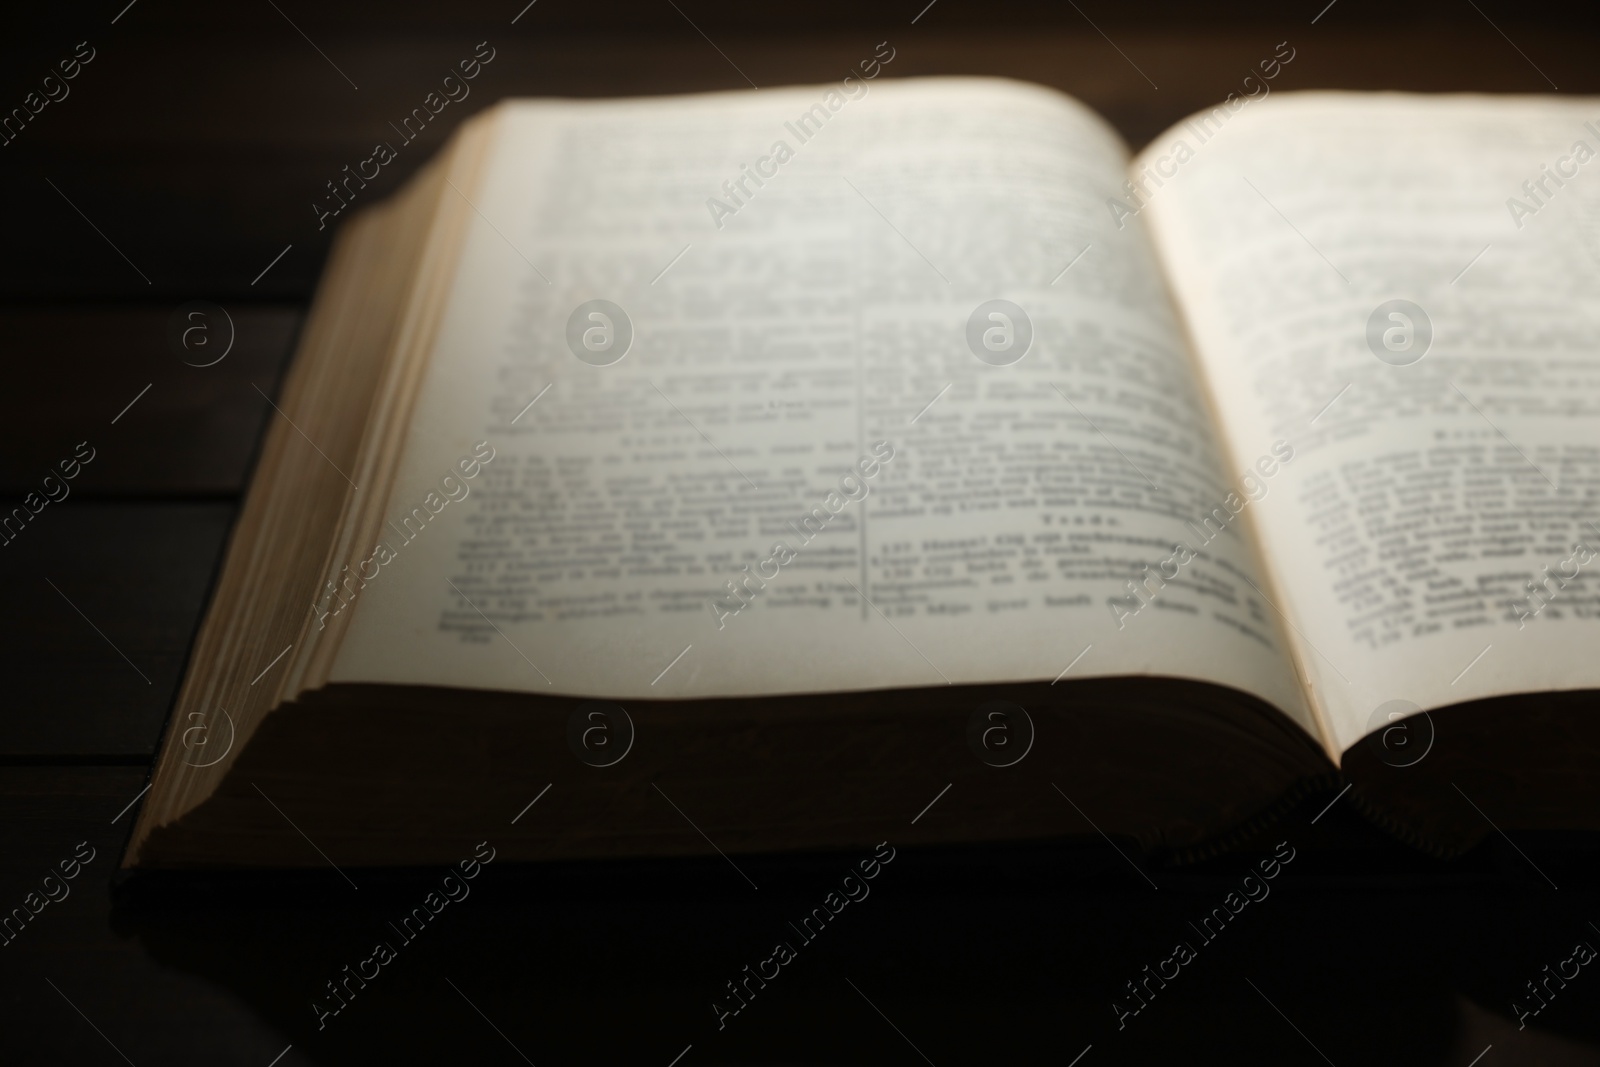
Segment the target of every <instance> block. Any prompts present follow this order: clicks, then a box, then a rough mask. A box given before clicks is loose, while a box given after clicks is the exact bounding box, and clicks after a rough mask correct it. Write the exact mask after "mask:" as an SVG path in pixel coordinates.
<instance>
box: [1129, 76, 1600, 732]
mask: <svg viewBox="0 0 1600 1067" xmlns="http://www.w3.org/2000/svg"><path fill="white" fill-rule="evenodd" d="M1597 124H1600V100H1595V99H1592V98H1591V99H1575V100H1557V99H1551V98H1548V97H1509V98H1491V97H1476V96H1447V97H1423V96H1411V95H1403V94H1341V93H1306V94H1293V95H1290V94H1275V95H1273V96H1272V97H1270V98H1269V99H1259V100H1256V101H1243V100H1241V99H1240V98H1235V100H1234V101H1233V104H1232V105H1230V106H1224V107H1222V108H1219V109H1218V110H1217V111H1215V112H1212V113H1208V114H1206V115H1203V116H1198V117H1197V118H1196V119H1195V120H1191V121H1189V122H1187V123H1185V124H1182V125H1180V126H1178V127H1175V128H1174V129H1173V130H1171V131H1169V132H1168V134H1166V135H1164V136H1163V137H1161V138H1158V139H1157V141H1156V142H1155V143H1154V144H1153V145H1152V146H1151V148H1150V149H1148V150H1147V151H1146V152H1145V153H1144V154H1143V155H1142V156H1141V158H1140V159H1139V160H1138V161H1136V163H1135V164H1134V166H1133V168H1132V169H1133V174H1134V179H1135V183H1136V184H1135V188H1134V190H1133V192H1134V193H1138V194H1140V195H1139V197H1138V200H1137V201H1135V200H1134V199H1132V198H1131V194H1129V191H1128V190H1125V191H1124V193H1125V195H1124V196H1123V197H1122V198H1120V199H1119V201H1118V202H1119V203H1121V204H1122V207H1121V208H1118V207H1116V206H1115V205H1112V206H1109V207H1108V215H1115V216H1119V217H1138V218H1143V219H1144V220H1146V221H1151V220H1153V223H1152V228H1153V230H1154V233H1155V236H1156V240H1157V243H1158V245H1159V247H1160V249H1161V253H1162V256H1163V259H1164V260H1165V262H1166V263H1167V265H1168V271H1169V274H1170V276H1171V277H1172V278H1173V284H1174V286H1175V288H1176V290H1177V292H1178V294H1179V299H1180V303H1181V305H1182V307H1183V309H1184V313H1185V316H1186V318H1187V319H1188V321H1189V322H1190V324H1191V326H1192V329H1193V331H1194V334H1195V336H1196V339H1197V348H1198V349H1199V352H1200V354H1201V358H1202V361H1203V362H1204V364H1205V367H1206V374H1207V377H1208V380H1209V381H1210V382H1211V383H1212V385H1213V388H1214V389H1215V391H1216V395H1217V398H1218V403H1219V406H1220V408H1221V410H1222V413H1223V421H1224V423H1225V425H1226V432H1227V434H1228V437H1229V442H1230V445H1231V451H1232V454H1233V455H1234V456H1235V457H1236V458H1237V457H1242V456H1245V455H1249V454H1253V453H1254V452H1256V451H1258V450H1260V449H1261V448H1263V447H1264V446H1265V445H1264V443H1265V442H1267V441H1269V440H1278V439H1283V440H1287V441H1289V442H1290V444H1291V445H1292V447H1293V449H1294V452H1295V459H1294V463H1293V465H1292V466H1291V467H1290V468H1289V469H1288V470H1287V471H1286V472H1285V473H1284V475H1283V476H1282V478H1281V479H1280V484H1279V485H1278V486H1276V487H1275V488H1274V489H1273V491H1272V493H1271V495H1270V496H1268V497H1266V498H1265V499H1263V500H1261V501H1260V502H1259V503H1257V504H1254V505H1252V507H1254V508H1256V509H1257V514H1258V517H1259V519H1260V522H1261V529H1262V539H1263V541H1264V543H1265V551H1266V554H1267V557H1268V559H1269V561H1270V566H1271V569H1272V571H1273V577H1274V578H1275V585H1276V587H1277V588H1279V589H1281V590H1283V592H1284V596H1285V603H1284V604H1282V607H1283V608H1284V610H1285V611H1286V612H1288V614H1289V615H1290V616H1291V617H1292V619H1293V621H1294V625H1295V627H1296V630H1297V637H1296V643H1297V647H1298V650H1299V658H1300V660H1301V663H1302V665H1303V668H1304V669H1305V671H1306V673H1307V674H1308V675H1309V676H1310V677H1311V678H1312V681H1313V685H1314V692H1315V694H1316V700H1317V702H1318V704H1319V706H1320V708H1321V710H1322V711H1323V712H1324V713H1325V714H1326V716H1327V718H1328V719H1329V720H1330V723H1331V725H1332V727H1333V729H1334V731H1335V733H1336V734H1337V737H1338V740H1339V744H1340V746H1341V748H1344V747H1348V746H1350V745H1352V744H1354V743H1355V742H1356V741H1357V740H1359V739H1360V738H1361V737H1362V736H1363V735H1364V734H1367V733H1368V732H1370V731H1372V730H1375V729H1377V728H1378V727H1380V726H1383V725H1385V724H1386V723H1387V722H1388V721H1389V717H1388V713H1387V712H1386V711H1385V710H1384V709H1385V708H1388V709H1390V710H1394V709H1395V708H1404V707H1405V706H1406V705H1410V706H1414V707H1417V708H1421V709H1429V708H1435V707H1439V706H1442V705H1448V704H1453V703H1456V702H1459V701H1466V700H1473V699H1476V698H1481V697H1487V696H1492V695H1497V694H1505V693H1517V692H1531V691H1541V690H1553V689H1577V688H1588V687H1594V686H1600V659H1597V658H1596V657H1595V655H1594V649H1595V648H1596V647H1597V643H1600V585H1597V583H1596V582H1595V580H1594V574H1595V569H1596V567H1597V566H1600V563H1597V562H1596V559H1595V553H1596V551H1597V550H1600V529H1596V523H1597V522H1600V163H1597V162H1594V159H1595V155H1596V152H1597V151H1600V128H1597ZM1149 174H1154V175H1155V178H1153V179H1152V178H1150V177H1149V176H1148V175H1149ZM1157 179H1159V182H1160V184H1157ZM1125 210H1136V211H1137V214H1136V216H1125V214H1124V212H1125ZM1127 239H1128V240H1129V242H1130V243H1133V242H1134V241H1136V240H1137V238H1136V237H1135V236H1134V235H1132V234H1131V232H1130V233H1129V236H1128V238H1127ZM1394 701H1400V702H1406V704H1405V705H1394V704H1391V702H1394Z"/></svg>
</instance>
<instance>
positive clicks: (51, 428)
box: [0, 303, 302, 501]
mask: <svg viewBox="0 0 1600 1067" xmlns="http://www.w3.org/2000/svg"><path fill="white" fill-rule="evenodd" d="M190 310H193V309H192V308H191V309H190ZM223 310H224V314H222V315H217V314H216V313H214V312H212V313H201V316H200V317H199V318H190V317H189V313H188V311H186V310H184V308H183V306H182V305H180V304H178V303H173V304H164V305H160V306H154V307H139V306H121V307H106V306H88V307H84V306H77V305H73V306H54V307H50V306H46V307H38V308H19V307H11V308H5V309H0V351H3V352H7V353H9V354H10V357H11V358H10V359H9V360H8V366H7V371H6V379H7V382H6V386H7V387H6V389H5V391H4V393H3V394H0V496H3V497H12V496H23V495H24V494H26V493H29V492H39V493H41V495H42V494H44V493H47V492H54V493H57V494H59V493H61V492H63V491H65V492H66V493H67V494H68V496H67V497H66V499H67V500H68V501H70V500H71V499H72V498H73V497H77V498H80V499H81V498H85V497H93V496H105V495H126V494H140V495H147V496H148V495H156V494H217V493H223V494H235V493H238V492H240V491H241V490H242V489H243V487H244V484H245V479H246V477H247V475H248V473H249V469H250V465H251V463H252V462H253V461H254V456H255V450H256V443H257V441H258V440H259V438H260V436H261V432H262V429H263V428H264V426H265V425H266V420H267V419H268V417H271V416H273V412H272V408H271V407H270V406H269V405H268V403H267V401H266V399H265V397H264V396H263V395H262V394H263V393H264V394H266V396H273V395H275V394H276V392H277V385H278V379H279V377H280V375H281V374H282V372H283V370H284V368H285V367H286V366H287V364H288V359H289V355H290V352H291V349H292V346H293V344H294V339H295V336H296V333H297V332H298V330H299V326H300V320H301V317H302V315H301V312H300V311H299V310H298V309H297V308H292V307H284V306H280V305H249V304H245V305H235V306H233V307H231V308H224V309H223ZM185 330H188V331H189V332H188V336H187V339H186V343H187V345H188V347H187V348H185V347H184V344H185V338H184V331H185ZM230 330H231V333H232V335H233V344H232V348H231V350H227V349H226V348H225V347H224V346H225V345H226V343H227V337H228V334H229V332H230ZM224 353H226V354H224ZM203 364H210V365H203ZM147 386H148V387H149V388H148V391H146V387H147ZM258 389H259V390H260V391H259V392H258V391H257V390H258ZM80 442H87V443H88V448H89V449H92V451H93V456H94V458H93V460H92V461H90V462H89V463H88V464H87V465H85V466H83V467H82V470H81V471H80V473H79V475H78V477H77V478H75V479H74V480H72V481H70V482H68V483H66V484H65V486H64V487H61V488H57V487H54V486H49V485H46V484H45V482H44V479H45V478H46V476H48V475H51V474H57V475H59V474H60V473H61V472H60V470H59V465H60V463H61V462H62V461H63V460H69V461H70V460H72V458H73V456H74V453H75V451H77V447H78V445H79V443H80ZM80 454H86V453H80ZM68 469H69V470H70V469H71V468H70V467H69V468H68Z"/></svg>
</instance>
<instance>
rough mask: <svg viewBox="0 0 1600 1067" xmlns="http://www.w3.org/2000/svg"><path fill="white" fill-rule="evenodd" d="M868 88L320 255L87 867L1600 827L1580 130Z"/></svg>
mask: <svg viewBox="0 0 1600 1067" xmlns="http://www.w3.org/2000/svg"><path fill="white" fill-rule="evenodd" d="M888 58H892V53H890V55H889V56H888V57H885V56H882V55H880V56H878V60H882V61H884V62H887V59H888ZM869 64H870V73H871V74H876V73H878V72H879V70H880V69H881V68H880V65H879V63H878V62H877V61H863V63H862V65H861V71H862V73H861V74H860V75H855V76H852V77H851V78H849V79H847V80H845V81H844V82H842V83H839V84H835V85H822V86H815V87H809V88H793V89H782V90H761V91H759V92H750V93H737V94H733V93H729V94H714V95H701V96H691V97H678V98H656V99H638V100H620V101H606V102H568V101H544V100H539V101H509V102H506V103H503V104H500V105H499V106H496V107H494V108H492V109H490V110H488V111H486V112H484V113H483V114H481V115H479V116H477V117H476V118H474V119H473V120H471V121H470V122H468V123H467V124H466V125H465V126H464V127H463V128H462V129H461V130H460V131H459V132H458V134H457V135H456V136H455V138H454V139H453V140H452V142H451V143H450V145H449V147H448V148H447V149H446V150H445V151H444V152H443V153H442V154H441V155H440V157H439V158H437V159H436V160H434V161H433V162H432V163H430V164H429V165H428V166H427V167H426V168H425V169H424V170H423V171H421V172H420V173H419V174H418V176H417V177H416V178H415V179H414V180H413V181H412V182H411V183H410V184H409V185H408V186H407V187H406V189H405V190H404V191H403V192H401V193H400V194H398V195H396V196H395V197H393V198H392V199H391V200H389V201H387V202H384V203H381V204H378V205H377V206H373V207H370V208H368V209H367V210H366V211H365V212H364V213H360V214H357V215H356V216H355V217H353V218H352V219H350V221H348V222H346V223H345V224H344V226H343V229H342V232H341V233H340V235H339V239H338V241H337V244H336V247H335V249H334V252H333V254H332V257H331V259H330V261H329V264H328V267H327V273H326V276H325V278H324V280H323V284H322V287H321V290H320V292H319V294H318V297H317V300H316V303H315V306H314V309H313V311H312V314H311V316H310V319H309V322H308V324H307V326H306V329H305V334H304V337H303V338H302V341H301V346H300V351H299V353H298V355H297V357H296V360H295V363H294V366H293V368H292V371H291V373H290V375H289V377H288V380H287V383H286V385H285V386H284V390H283V395H282V396H281V397H280V398H279V400H278V402H277V407H278V413H277V414H275V415H274V417H273V418H274V421H273V424H272V428H271V431H270V433H269V435H268V438H267V440H266V443H265V446H264V451H263V453H262V457H261V460H260V463H259V467H258V469H257V471H256V473H255V478H254V482H253V484H252V487H251V490H250V493H249V496H248V499H247V502H246V504H245V506H244V509H243V511H242V514H241V515H240V517H239V520H238V524H237V527H236V529H235V531H234V534H233V538H232V541H231V544H230V546H229V549H228V552H227V557H226V565H225V567H224V569H223V571H222V573H221V576H220V580H219V583H218V586H217V589H216V593H215V599H214V602H213V603H212V604H211V606H210V609H209V614H208V616H207V619H206V621H205V623H204V626H203V629H202V631H201V633H200V636H199V638H198V641H197V644H196V646H195V649H194V653H193V656H192V660H191V663H190V665H189V672H188V676H187V678H186V681H185V683H184V685H183V688H182V692H181V695H180V698H179V701H178V704H177V707H176V709H175V712H174V716H173V720H172V724H171V727H170V729H169V731H168V734H167V737H166V739H165V742H164V747H163V750H162V754H161V758H160V761H159V764H158V766H157V768H156V772H155V776H154V783H153V788H152V790H151V792H150V795H149V798H148V800H147V802H146V803H145V805H144V807H143V810H142V811H141V814H140V817H139V820H138V823H137V828H136V831H135V833H134V836H133V839H132V844H131V847H130V851H129V853H128V856H127V859H126V861H125V862H126V863H127V864H128V865H130V866H138V867H185V866H203V865H286V866H293V865H307V866H310V865H319V864H323V863H325V862H328V861H331V862H333V863H335V864H337V865H339V866H341V867H343V866H346V865H354V866H359V865H363V864H400V863H431V862H452V861H454V860H456V859H458V858H459V856H460V855H462V854H463V852H462V849H463V847H464V843H466V844H470V842H472V841H478V840H482V839H489V840H490V841H492V842H493V844H494V847H495V848H496V849H497V850H498V855H500V856H503V857H509V858H512V859H538V858H544V857H590V856H617V855H652V854H671V853H695V852H706V853H709V852H710V851H711V850H712V849H713V848H715V849H719V850H721V851H723V852H724V853H735V852H739V851H747V852H748V851H754V850H781V849H812V848H833V847H846V846H857V845H870V844H872V843H874V842H878V841H882V840H884V839H886V838H887V839H891V840H893V841H894V842H896V843H897V844H898V843H908V844H909V843H916V842H939V841H976V840H988V839H1006V838H1042V837H1051V836H1060V837H1070V836H1075V835H1091V834H1094V833H1095V832H1096V831H1101V832H1104V833H1105V834H1107V835H1111V836H1113V837H1124V838H1131V839H1134V840H1136V841H1137V842H1138V843H1139V844H1141V845H1143V846H1145V847H1148V848H1153V849H1164V850H1169V854H1177V855H1179V856H1182V855H1196V854H1200V853H1203V852H1205V851H1206V850H1208V849H1214V848H1218V847H1225V846H1226V844H1227V842H1228V841H1229V840H1230V838H1237V837H1238V836H1239V835H1241V834H1243V833H1246V832H1250V831H1251V830H1252V829H1253V828H1259V827H1261V826H1262V825H1264V823H1265V821H1266V820H1270V819H1272V818H1275V817H1277V816H1278V815H1280V814H1282V813H1283V812H1285V811H1286V810H1288V809H1289V807H1290V806H1292V805H1296V804H1302V803H1304V804H1309V803H1317V804H1321V803H1322V802H1323V801H1322V799H1321V798H1324V797H1325V798H1328V799H1332V798H1334V797H1335V796H1336V795H1338V793H1339V791H1340V790H1341V789H1342V788H1343V787H1344V786H1345V784H1346V783H1347V782H1348V783H1353V784H1352V785H1351V788H1350V791H1349V795H1348V797H1345V798H1344V799H1343V800H1342V801H1341V802H1342V803H1347V804H1353V805H1356V806H1357V807H1358V808H1360V810H1362V811H1364V812H1366V813H1367V814H1368V815H1369V816H1371V817H1372V818H1374V819H1376V820H1378V821H1379V822H1380V823H1381V824H1383V825H1385V826H1387V827H1388V828H1390V829H1392V830H1393V831H1394V832H1396V833H1397V834H1399V835H1400V836H1402V837H1404V838H1406V839H1408V840H1410V841H1412V842H1414V843H1416V844H1418V845H1419V846H1421V847H1424V848H1429V849H1431V850H1434V851H1436V852H1440V853H1444V852H1449V851H1452V850H1458V849H1460V848H1463V847H1466V846H1468V845H1470V844H1471V843H1473V842H1474V841H1476V840H1477V839H1478V838H1480V837H1481V836H1482V835H1484V834H1486V833H1490V832H1492V830H1491V826H1496V827H1499V828H1500V829H1501V830H1504V831H1508V832H1516V831H1519V830H1524V831H1525V830H1530V829H1550V830H1593V829H1600V775H1597V774H1596V773H1595V770H1596V767H1597V766H1600V715H1597V709H1596V700H1595V691H1596V690H1597V689H1600V656H1597V655H1596V654H1595V652H1596V649H1597V648H1600V596H1597V589H1600V587H1597V585H1596V582H1595V581H1594V571H1595V569H1596V568H1600V564H1597V563H1595V562H1594V556H1595V551H1596V550H1600V530H1597V529H1596V526H1595V523H1596V522H1600V506H1597V501H1600V299H1597V296H1596V294H1597V293H1600V286H1597V282H1600V230H1597V227H1600V169H1597V168H1600V164H1596V165H1595V166H1594V167H1590V166H1588V163H1589V161H1590V160H1591V159H1592V158H1593V156H1594V155H1595V150H1596V148H1600V132H1597V130H1596V127H1595V125H1591V123H1600V101H1596V100H1593V99H1586V100H1563V99H1557V98H1550V97H1513V98H1489V97H1482V96H1455V97H1451V96H1446V97H1421V96H1407V95H1398V94H1383V95H1369V94H1351V93H1322V92H1317V93H1299V94H1287V93H1278V94H1273V95H1272V96H1270V97H1266V98H1262V97H1264V96H1265V94H1261V96H1258V97H1253V98H1252V97H1238V96H1234V97H1230V98H1229V100H1228V102H1226V103H1224V104H1222V105H1219V107H1218V108H1216V109H1214V110H1212V111H1209V112H1206V113H1203V114H1200V115H1197V116H1195V117H1194V118H1193V119H1191V120H1188V121H1186V122H1185V123H1183V124H1181V125H1179V126H1177V127H1175V128H1173V129H1172V130H1171V131H1169V132H1168V133H1167V134H1164V135H1163V136H1162V137H1160V138H1158V139H1157V140H1156V141H1155V142H1154V143H1153V144H1152V145H1151V146H1150V148H1149V149H1148V150H1146V151H1145V152H1144V153H1143V154H1141V155H1139V156H1138V157H1137V158H1131V159H1130V155H1129V152H1128V151H1127V149H1126V147H1125V146H1124V145H1123V144H1122V142H1121V141H1120V140H1119V139H1118V137H1117V136H1116V135H1115V134H1114V133H1113V132H1112V131H1111V130H1110V128H1109V127H1108V126H1107V125H1106V124H1105V123H1104V122H1103V121H1101V120H1100V119H1099V118H1097V117H1096V116H1095V115H1094V114H1092V113H1091V112H1089V111H1088V110H1086V109H1085V108H1084V107H1082V106H1081V105H1079V104H1077V103H1076V102H1074V101H1073V100H1071V99H1068V98H1066V97H1064V96H1062V95H1060V94H1058V93H1056V92H1053V91H1050V90H1046V89H1043V88H1040V87H1037V86H1030V85H1026V84H1021V83H1015V82H1007V81H1003V80H989V79H927V80H908V81H898V82H895V81H890V80H887V79H877V80H874V79H873V78H871V77H868V76H867V73H868V72H869ZM1591 171H1592V173H1591ZM355 181H357V182H359V179H355ZM342 192H343V197H342V198H343V199H350V200H353V201H356V202H359V200H358V198H357V194H358V193H359V192H360V188H359V186H358V185H353V184H352V183H351V179H349V178H347V179H345V183H344V186H343V190H342ZM317 210H318V211H319V212H326V210H327V208H326V205H325V204H324V205H322V206H321V207H319V208H318V209H317Z"/></svg>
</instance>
